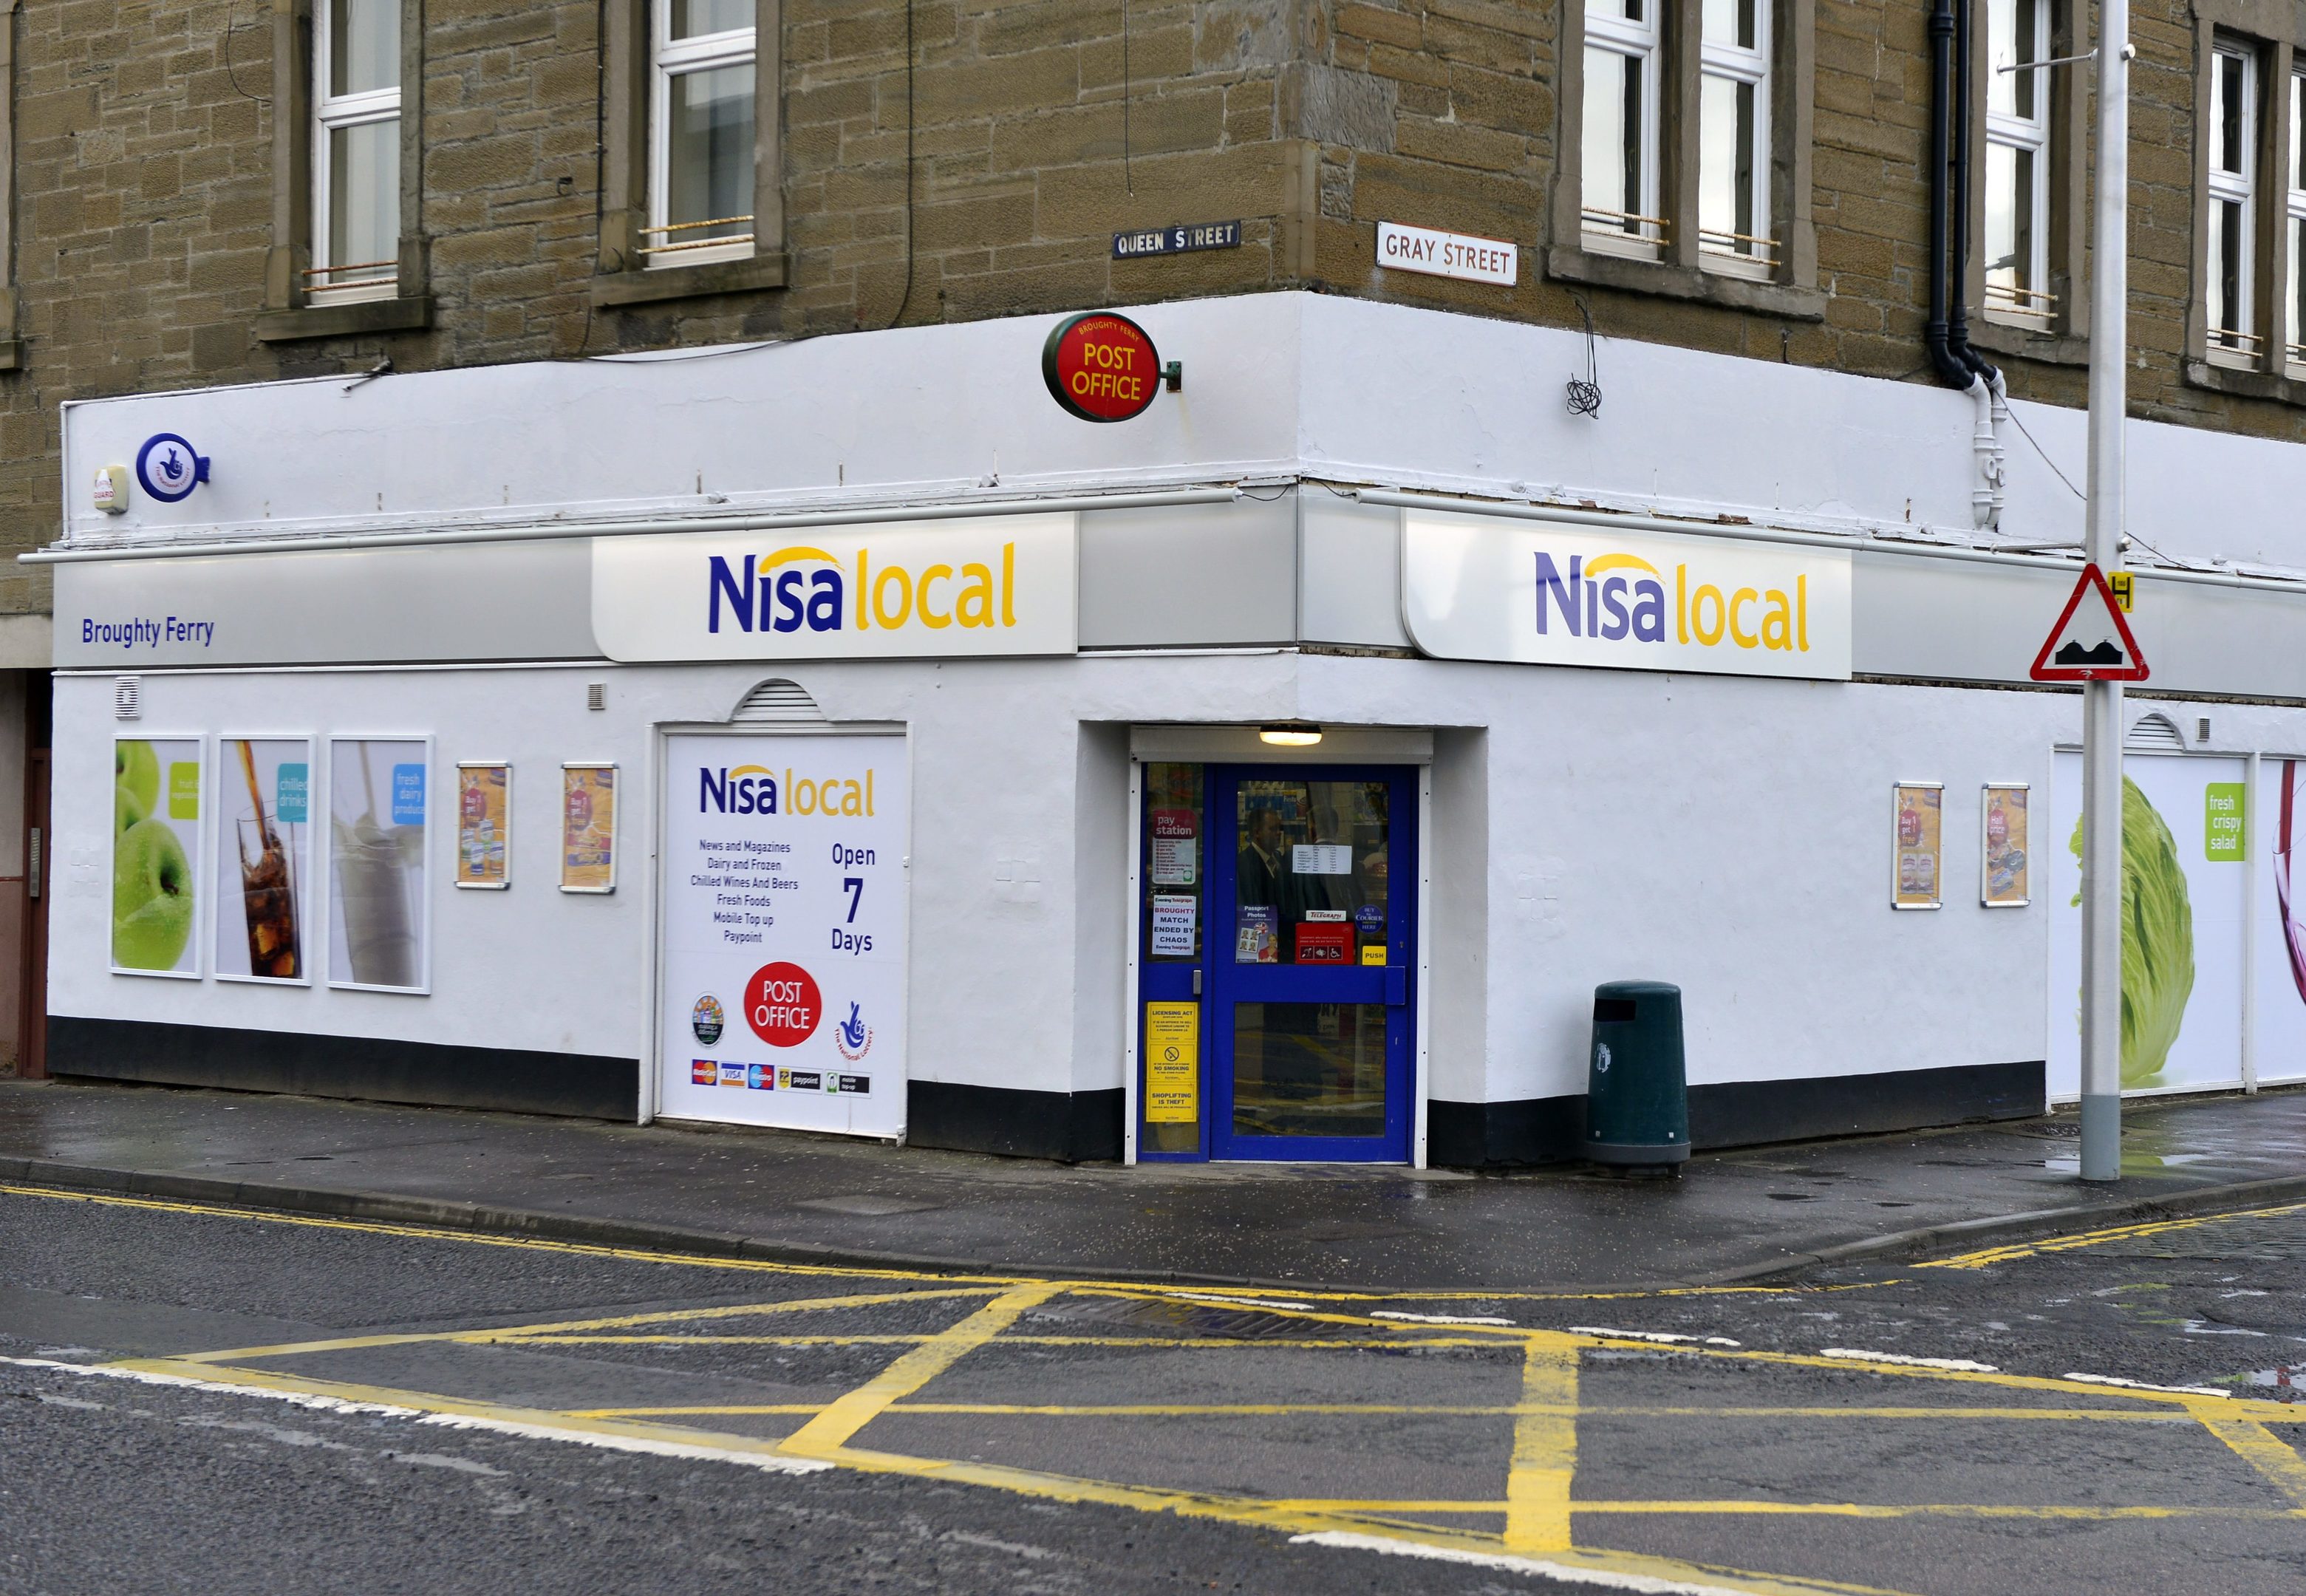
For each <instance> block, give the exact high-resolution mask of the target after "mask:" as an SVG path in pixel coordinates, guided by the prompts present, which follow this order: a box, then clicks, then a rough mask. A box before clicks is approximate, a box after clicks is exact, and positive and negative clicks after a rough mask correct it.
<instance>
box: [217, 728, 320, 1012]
mask: <svg viewBox="0 0 2306 1596" xmlns="http://www.w3.org/2000/svg"><path fill="white" fill-rule="evenodd" d="M216 793H217V801H216V840H217V842H216V852H217V863H216V909H215V914H214V916H213V917H212V920H211V924H213V925H214V926H215V927H216V931H215V951H214V952H215V960H216V964H215V969H216V973H217V977H218V979H219V980H226V981H295V982H298V983H303V982H307V981H310V980H311V979H312V971H311V969H309V968H308V967H307V964H306V960H307V959H308V958H309V957H310V949H311V947H312V937H313V932H312V914H311V904H312V740H311V739H310V738H301V737H252V738H237V737H228V738H222V739H221V740H219V741H218V744H217V779H216Z"/></svg>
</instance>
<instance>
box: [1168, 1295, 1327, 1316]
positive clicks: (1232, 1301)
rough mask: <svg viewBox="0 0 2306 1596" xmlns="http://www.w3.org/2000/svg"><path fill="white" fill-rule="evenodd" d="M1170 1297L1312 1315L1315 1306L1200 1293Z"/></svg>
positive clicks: (1186, 1300) (1225, 1305)
mask: <svg viewBox="0 0 2306 1596" xmlns="http://www.w3.org/2000/svg"><path fill="white" fill-rule="evenodd" d="M1170 1295H1172V1296H1174V1297H1175V1298H1176V1299H1177V1300H1178V1301H1179V1302H1198V1303H1203V1304H1214V1305H1222V1306H1224V1307H1226V1308H1293V1309H1295V1310H1297V1311H1298V1312H1300V1313H1310V1312H1311V1311H1312V1309H1313V1304H1311V1302H1278V1301H1269V1300H1268V1299H1266V1298H1263V1297H1205V1296H1202V1295H1201V1294H1200V1293H1198V1292H1172V1293H1170Z"/></svg>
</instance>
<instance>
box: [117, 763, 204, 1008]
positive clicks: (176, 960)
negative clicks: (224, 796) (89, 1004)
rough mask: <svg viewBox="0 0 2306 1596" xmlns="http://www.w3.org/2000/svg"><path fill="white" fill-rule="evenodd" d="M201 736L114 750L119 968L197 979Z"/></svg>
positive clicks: (155, 974)
mask: <svg viewBox="0 0 2306 1596" xmlns="http://www.w3.org/2000/svg"><path fill="white" fill-rule="evenodd" d="M200 859H201V745H200V739H199V738H126V737H124V738H118V739H116V740H115V742H114V743H113V745H112V968H113V969H115V970H117V971H122V972H125V973H132V974H135V975H144V976H186V977H193V978H198V977H199V975H200V973H201V951H200V949H199V948H198V947H197V946H196V945H195V944H194V943H193V939H192V926H193V925H194V924H195V917H194V914H193V909H194V908H195V905H196V902H197V900H198V898H199V888H198V884H197V883H199V881H200V878H201V867H200Z"/></svg>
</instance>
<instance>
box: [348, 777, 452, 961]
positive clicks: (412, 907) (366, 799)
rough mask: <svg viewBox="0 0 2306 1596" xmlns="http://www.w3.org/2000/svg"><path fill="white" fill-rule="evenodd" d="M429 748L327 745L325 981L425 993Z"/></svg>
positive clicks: (429, 783) (429, 781)
mask: <svg viewBox="0 0 2306 1596" xmlns="http://www.w3.org/2000/svg"><path fill="white" fill-rule="evenodd" d="M431 764H432V762H431V747H430V745H429V744H427V743H426V742H425V740H424V739H423V738H350V737H339V738H330V739H329V985H330V986H370V987H381V988H383V989H385V990H388V991H393V992H422V991H423V990H424V988H425V985H426V980H427V977H428V973H429V966H428V962H427V959H426V953H427V948H426V943H427V941H428V938H427V935H426V930H427V927H426V925H425V908H426V904H427V901H428V900H427V897H426V894H425V891H424V883H425V881H426V870H425V862H426V861H425V839H426V835H427V832H428V828H427V826H426V824H425V815H426V795H427V791H428V789H429V787H430V785H431Z"/></svg>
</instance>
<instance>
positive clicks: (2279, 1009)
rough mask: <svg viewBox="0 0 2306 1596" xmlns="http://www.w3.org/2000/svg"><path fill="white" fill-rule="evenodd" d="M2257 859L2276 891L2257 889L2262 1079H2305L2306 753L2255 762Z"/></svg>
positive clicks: (2257, 996) (2259, 1062)
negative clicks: (2260, 786) (2259, 786)
mask: <svg viewBox="0 0 2306 1596" xmlns="http://www.w3.org/2000/svg"><path fill="white" fill-rule="evenodd" d="M2260 780H2261V781H2263V782H2264V784H2265V786H2266V787H2267V788H2268V789H2269V790H2268V791H2267V792H2266V794H2265V796H2264V797H2263V798H2261V799H2260V800H2259V801H2260V804H2261V806H2262V807H2261V808H2260V810H2259V815H2260V817H2261V818H2260V820H2259V825H2260V827H2261V832H2260V834H2261V836H2262V837H2263V838H2264V841H2261V842H2260V843H2259V850H2258V852H2259V859H2260V860H2261V861H2262V863H2261V864H2259V865H2254V866H2251V867H2252V868H2254V869H2256V868H2263V869H2267V870H2268V871H2269V872H2270V874H2271V875H2273V877H2274V881H2273V887H2274V890H2273V891H2272V892H2263V891H2261V892H2259V899H2258V901H2259V913H2260V914H2261V915H2262V916H2264V918H2263V919H2261V920H2260V922H2259V935H2258V941H2257V966H2258V968H2257V969H2256V970H2254V971H2253V972H2252V974H2253V976H2254V977H2255V979H2254V981H2253V983H2252V985H2253V986H2254V988H2255V994H2254V995H2255V999H2256V1003H2257V1013H2258V1028H2257V1037H2256V1041H2257V1049H2256V1052H2257V1060H2256V1062H2257V1066H2258V1069H2257V1073H2258V1079H2259V1081H2260V1082H2261V1083H2270V1082H2275V1081H2290V1080H2306V861H2302V859H2301V856H2302V855H2306V759H2267V760H2263V761H2261V762H2260Z"/></svg>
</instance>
